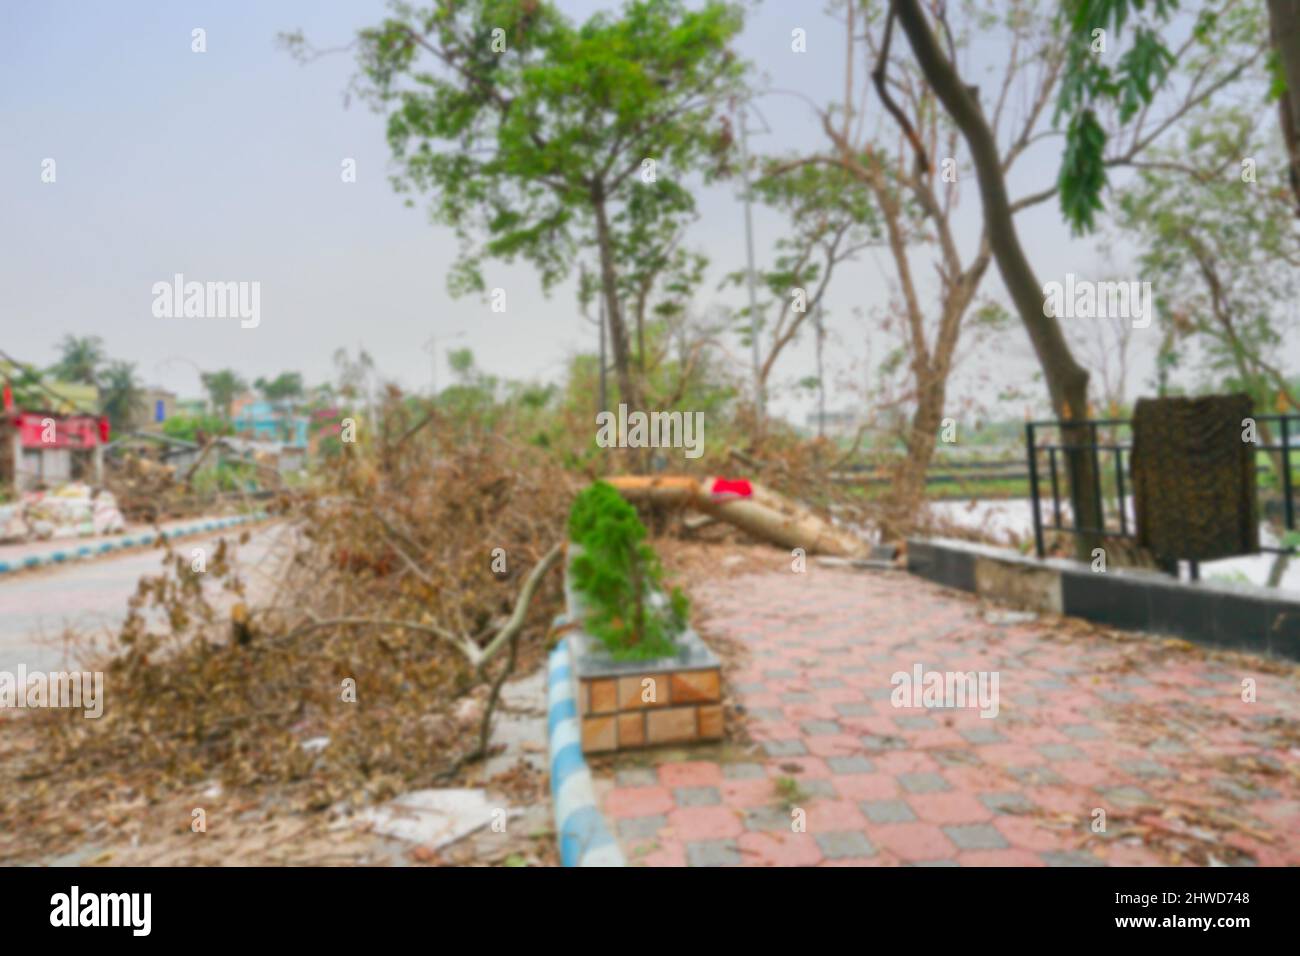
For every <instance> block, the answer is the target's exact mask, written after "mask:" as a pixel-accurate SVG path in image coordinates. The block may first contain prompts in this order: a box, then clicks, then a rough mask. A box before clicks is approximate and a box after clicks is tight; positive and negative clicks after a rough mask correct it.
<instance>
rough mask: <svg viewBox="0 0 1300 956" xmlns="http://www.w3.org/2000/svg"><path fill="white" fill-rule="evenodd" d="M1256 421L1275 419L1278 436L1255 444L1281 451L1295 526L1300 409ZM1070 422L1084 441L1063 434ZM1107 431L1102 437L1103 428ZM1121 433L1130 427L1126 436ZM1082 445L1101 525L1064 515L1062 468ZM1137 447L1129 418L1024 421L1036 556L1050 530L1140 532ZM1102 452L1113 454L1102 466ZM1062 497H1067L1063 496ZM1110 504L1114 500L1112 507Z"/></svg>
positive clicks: (1289, 522) (1286, 512)
mask: <svg viewBox="0 0 1300 956" xmlns="http://www.w3.org/2000/svg"><path fill="white" fill-rule="evenodd" d="M1255 422H1256V424H1257V425H1258V424H1259V423H1262V422H1268V423H1270V424H1271V423H1276V425H1277V435H1276V436H1275V440H1274V441H1272V442H1270V443H1269V444H1266V445H1265V444H1256V445H1255V449H1256V451H1267V452H1279V453H1280V454H1281V458H1282V474H1281V489H1280V490H1281V497H1282V502H1281V504H1282V517H1283V523H1284V525H1285V527H1286V529H1287V530H1288V531H1294V530H1295V527H1296V506H1295V490H1296V488H1295V484H1296V483H1295V482H1294V481H1293V480H1292V475H1291V471H1292V465H1291V454H1292V452H1300V414H1291V415H1256V416H1255ZM1067 427H1074V428H1080V427H1082V428H1084V429H1086V430H1087V440H1086V441H1085V442H1083V443H1082V444H1077V443H1076V444H1066V443H1065V442H1064V440H1063V439H1062V437H1061V433H1062V430H1063V429H1064V428H1067ZM1049 429H1050V430H1054V431H1055V437H1056V440H1055V441H1047V442H1044V441H1042V440H1041V436H1042V432H1043V431H1044V430H1049ZM1103 429H1105V430H1106V431H1107V432H1108V433H1109V434H1108V435H1106V436H1105V439H1106V440H1104V441H1103V440H1102V437H1103V436H1102V434H1101V432H1102V430H1103ZM1121 432H1127V434H1126V435H1124V434H1121ZM1075 449H1082V450H1083V451H1084V452H1085V453H1087V454H1088V455H1089V456H1091V458H1092V465H1093V468H1092V471H1093V476H1094V480H1095V482H1096V487H1095V492H1096V496H1097V502H1098V509H1099V511H1100V514H1101V527H1100V528H1093V527H1085V528H1081V527H1079V524H1078V519H1077V516H1076V515H1074V514H1073V513H1071V514H1070V515H1069V518H1068V521H1067V520H1065V519H1064V518H1063V515H1062V510H1061V505H1062V502H1063V501H1065V502H1067V503H1068V500H1069V493H1068V490H1067V489H1066V484H1065V482H1066V479H1064V478H1063V476H1062V474H1061V471H1062V467H1063V466H1064V465H1065V463H1066V462H1067V460H1068V455H1069V452H1071V451H1074V450H1075ZM1132 451H1133V423H1132V421H1131V420H1130V419H1125V418H1101V419H1087V420H1084V421H1079V422H1068V423H1067V422H1061V421H1037V422H1026V423H1025V453H1026V455H1027V457H1028V462H1029V496H1030V508H1031V510H1032V512H1033V520H1034V546H1035V547H1036V549H1037V551H1038V556H1039V557H1040V558H1041V557H1044V556H1045V555H1046V553H1047V549H1046V547H1045V544H1044V535H1045V533H1046V532H1047V531H1057V532H1060V533H1062V534H1076V535H1077V534H1090V535H1097V534H1101V535H1105V536H1107V537H1112V538H1113V537H1119V538H1133V537H1136V530H1137V529H1136V527H1135V524H1136V522H1135V521H1133V520H1132V518H1131V516H1130V514H1129V508H1128V490H1127V489H1128V488H1131V487H1132V471H1131V469H1130V464H1131V460H1130V459H1131V456H1132ZM1043 455H1046V466H1047V467H1046V474H1044V473H1043V469H1042V468H1041V466H1040V458H1041V457H1042V456H1043ZM1103 456H1110V458H1109V460H1107V461H1106V465H1107V467H1106V468H1104V469H1103V467H1102V463H1103ZM1256 470H1257V472H1263V473H1268V472H1270V470H1271V469H1269V467H1268V466H1267V465H1257V466H1256ZM1043 482H1050V488H1051V495H1052V504H1051V516H1052V520H1051V523H1045V522H1044V520H1043V493H1042V488H1041V485H1042V483H1043ZM1063 496H1064V497H1063ZM1108 505H1110V507H1109V509H1108V507H1107V506H1108ZM1260 551H1266V552H1269V553H1272V554H1290V553H1294V552H1295V551H1296V549H1295V548H1294V547H1281V548H1273V547H1261V548H1260Z"/></svg>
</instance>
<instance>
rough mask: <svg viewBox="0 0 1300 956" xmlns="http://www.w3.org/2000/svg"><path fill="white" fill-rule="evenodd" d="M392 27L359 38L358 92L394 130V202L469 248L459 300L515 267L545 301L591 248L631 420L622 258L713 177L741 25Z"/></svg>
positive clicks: (630, 13) (504, 10)
mask: <svg viewBox="0 0 1300 956" xmlns="http://www.w3.org/2000/svg"><path fill="white" fill-rule="evenodd" d="M395 10H396V15H395V16H393V17H390V18H389V19H387V20H385V21H384V22H383V23H382V24H380V25H379V26H378V27H375V28H372V29H368V30H364V31H362V33H361V35H360V52H359V62H360V66H361V73H362V78H363V81H364V83H363V88H364V89H365V92H366V93H367V95H368V96H370V97H371V98H372V101H373V102H374V103H375V104H376V105H377V107H378V108H380V109H382V110H384V111H386V112H387V113H388V140H389V145H390V147H391V149H392V151H393V154H394V156H395V158H396V160H397V162H398V163H399V165H400V171H399V173H398V174H397V176H396V177H395V185H396V186H397V188H398V189H399V190H401V191H403V192H428V193H430V194H432V195H433V197H434V199H433V200H432V203H431V208H430V212H431V215H432V218H433V219H434V220H435V221H436V222H439V223H442V224H445V225H450V226H452V227H453V228H454V229H455V230H456V233H457V235H458V236H459V237H460V239H461V240H462V244H463V249H464V253H463V255H462V257H461V259H460V260H459V262H458V263H457V266H456V268H455V269H453V271H452V273H451V275H450V277H449V282H450V285H451V288H452V291H453V292H455V293H464V292H468V291H483V290H484V289H485V288H486V283H485V281H484V278H483V262H484V260H485V259H487V258H498V259H504V260H513V259H515V258H517V257H519V258H523V259H524V260H525V261H527V262H529V263H530V264H532V265H533V266H535V267H536V268H537V269H538V270H539V272H540V273H541V278H542V283H543V287H544V288H547V289H550V288H551V287H553V286H554V285H555V284H556V283H558V282H559V281H561V280H562V279H564V278H565V277H566V276H567V275H569V274H570V273H571V271H572V269H573V266H574V263H575V260H576V259H577V258H578V257H579V256H580V255H581V254H582V250H583V249H584V248H587V247H590V246H593V245H594V246H595V248H596V251H597V254H598V257H599V262H600V270H599V276H600V286H601V292H602V295H603V296H604V299H605V314H606V320H607V323H608V327H609V332H610V342H611V345H612V351H613V357H614V365H615V370H616V374H617V377H618V383H619V388H620V391H621V392H622V395H623V399H624V400H625V401H628V402H631V403H637V401H638V399H639V394H638V391H637V388H636V384H635V382H634V380H633V377H632V367H631V349H630V345H629V340H628V338H629V337H628V333H627V326H626V322H625V319H624V312H623V303H622V300H621V297H620V295H619V290H620V273H621V271H622V270H623V269H624V268H626V263H625V262H621V261H620V256H619V254H618V250H619V248H620V244H623V245H626V237H627V236H628V234H629V233H631V232H634V231H635V230H636V229H637V228H640V227H642V226H643V225H644V220H645V217H644V216H642V215H640V214H639V213H638V212H637V206H638V203H640V204H641V210H642V211H648V210H649V209H650V208H651V207H653V209H654V215H655V216H656V217H660V218H664V217H684V216H688V215H689V214H690V213H691V211H692V210H693V209H694V199H693V197H692V196H691V194H690V193H689V192H688V191H687V189H686V187H685V185H684V182H683V181H684V179H685V178H686V177H687V176H689V175H691V174H692V173H693V172H697V171H700V170H704V171H705V172H706V173H708V174H711V173H713V172H717V171H720V169H721V164H722V163H723V162H724V161H725V157H726V155H727V153H728V147H729V145H730V141H731V135H730V130H729V127H728V125H727V123H726V121H725V119H724V118H723V117H722V113H723V111H724V109H725V108H726V105H727V103H728V101H729V99H730V98H731V97H733V96H734V95H735V94H737V92H738V91H739V82H740V77H741V74H742V66H741V64H740V63H739V62H738V61H737V59H736V58H735V56H734V55H733V54H732V53H731V51H730V50H729V49H728V44H729V43H730V41H731V40H732V38H733V37H734V36H735V35H736V34H737V32H738V31H739V29H740V26H741V16H740V11H739V9H738V8H737V7H736V6H733V5H731V4H728V3H724V2H720V0H707V2H705V3H704V4H703V5H702V6H701V7H700V8H699V9H697V10H688V9H687V7H686V5H685V3H683V2H682V0H631V2H628V3H627V4H626V5H625V6H624V7H623V8H622V10H621V11H620V13H619V14H618V15H617V16H614V15H611V14H608V13H603V12H602V13H597V14H596V15H594V16H592V17H591V18H590V19H588V20H587V21H586V22H585V23H583V24H581V25H580V26H575V25H573V24H572V23H570V22H569V21H568V20H567V19H566V18H564V17H563V16H562V15H561V14H560V13H559V12H558V11H557V9H556V8H555V6H554V5H553V4H552V3H549V2H546V0H464V2H457V0H438V2H435V3H434V4H433V5H432V6H431V7H430V8H428V9H425V10H422V11H417V10H415V9H414V8H411V7H409V6H406V5H401V6H398V7H396V8H395Z"/></svg>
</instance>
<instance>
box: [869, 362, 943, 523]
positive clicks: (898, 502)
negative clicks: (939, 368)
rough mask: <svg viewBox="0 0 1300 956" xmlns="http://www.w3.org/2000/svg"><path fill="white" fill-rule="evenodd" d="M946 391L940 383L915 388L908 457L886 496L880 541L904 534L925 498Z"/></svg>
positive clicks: (900, 467) (908, 435) (941, 420)
mask: <svg viewBox="0 0 1300 956" xmlns="http://www.w3.org/2000/svg"><path fill="white" fill-rule="evenodd" d="M946 393H947V389H946V388H945V383H944V382H943V381H937V382H932V383H930V384H926V385H922V386H921V387H920V388H918V389H917V394H916V411H915V412H913V413H912V422H911V425H910V427H909V428H908V432H907V442H906V445H907V457H906V458H904V459H903V461H902V462H901V464H900V465H899V468H898V471H897V473H896V474H895V476H894V484H893V488H892V490H891V492H890V494H889V509H888V513H887V514H886V515H885V520H884V521H883V522H882V524H881V541H893V540H895V539H897V538H900V537H902V536H903V535H905V534H906V533H907V532H908V530H909V528H910V527H911V525H913V524H914V523H915V521H916V514H917V510H918V509H919V508H920V506H921V502H922V501H923V500H924V498H925V477H926V474H927V473H928V472H929V470H930V462H931V461H933V460H934V448H935V439H936V435H937V434H938V431H939V426H940V424H941V423H942V422H943V403H944V399H945V397H946Z"/></svg>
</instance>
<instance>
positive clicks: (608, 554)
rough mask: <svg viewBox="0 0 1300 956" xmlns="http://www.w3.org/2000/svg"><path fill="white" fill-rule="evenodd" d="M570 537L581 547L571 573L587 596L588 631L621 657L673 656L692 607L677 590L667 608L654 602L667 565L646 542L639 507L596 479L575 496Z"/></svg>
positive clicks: (575, 587)
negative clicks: (661, 565) (653, 598)
mask: <svg viewBox="0 0 1300 956" xmlns="http://www.w3.org/2000/svg"><path fill="white" fill-rule="evenodd" d="M569 537H570V539H571V540H572V541H574V542H575V543H577V544H579V545H581V546H582V552H581V553H580V554H578V555H577V556H575V557H574V559H573V563H572V565H571V566H570V573H571V575H572V580H573V587H574V589H575V590H577V591H578V592H579V593H580V594H581V595H582V596H583V598H585V600H586V620H585V621H583V627H584V628H585V629H586V631H587V633H589V634H592V635H594V636H595V637H597V638H599V639H600V640H601V642H602V643H604V645H605V646H606V647H607V648H609V652H610V654H612V655H613V656H614V658H615V659H618V660H625V659H645V658H652V657H667V656H670V655H672V654H674V653H675V652H676V643H675V638H676V637H677V636H678V635H679V634H681V632H682V631H683V630H684V629H685V627H686V619H687V614H688V612H689V607H690V606H689V603H688V602H687V600H686V596H685V595H684V594H682V592H681V591H680V590H678V589H677V588H674V589H673V591H672V594H671V595H670V596H669V600H668V604H667V606H666V607H656V606H655V605H654V604H652V603H651V598H652V597H653V596H654V595H656V594H659V593H660V592H661V590H662V579H663V569H662V568H661V567H660V565H659V559H658V557H656V555H655V553H654V549H653V548H651V547H650V545H649V544H647V543H646V540H645V539H646V529H645V525H643V524H642V523H641V519H640V518H638V517H637V513H636V509H635V508H633V507H632V506H631V505H630V504H628V503H627V502H626V501H624V500H623V496H622V495H620V494H619V493H618V492H617V491H616V490H614V488H613V487H612V486H610V485H608V484H606V483H605V482H603V481H598V482H596V483H594V484H593V485H591V486H590V487H588V488H586V489H585V490H584V491H583V492H582V493H581V494H579V495H578V497H577V498H576V499H575V500H574V502H573V508H572V510H571V511H570V512H569Z"/></svg>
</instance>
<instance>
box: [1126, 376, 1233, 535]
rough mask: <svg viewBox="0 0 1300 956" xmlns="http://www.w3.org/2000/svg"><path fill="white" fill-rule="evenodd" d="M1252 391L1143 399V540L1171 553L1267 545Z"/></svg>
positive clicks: (1139, 438) (1138, 492)
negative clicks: (1247, 422) (1250, 436)
mask: <svg viewBox="0 0 1300 956" xmlns="http://www.w3.org/2000/svg"><path fill="white" fill-rule="evenodd" d="M1251 414H1252V412H1251V401H1250V397H1249V396H1247V395H1209V396H1206V397H1204V398H1143V399H1139V400H1138V403H1137V408H1136V409H1134V412H1133V457H1132V471H1133V494H1134V498H1135V504H1136V512H1137V540H1138V544H1139V545H1141V546H1142V547H1144V548H1146V549H1147V550H1149V551H1150V552H1151V553H1152V554H1154V555H1155V556H1156V557H1158V558H1161V559H1164V560H1173V559H1177V560H1182V561H1213V560H1216V559H1218V558H1227V557H1231V556H1233V555H1238V554H1253V553H1255V552H1257V551H1258V550H1259V517H1258V513H1257V504H1256V495H1255V445H1253V444H1249V443H1247V442H1244V441H1242V434H1243V431H1244V430H1245V429H1244V426H1243V425H1242V420H1243V419H1246V418H1250V417H1251Z"/></svg>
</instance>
